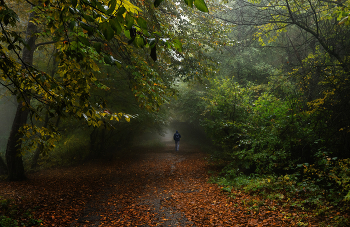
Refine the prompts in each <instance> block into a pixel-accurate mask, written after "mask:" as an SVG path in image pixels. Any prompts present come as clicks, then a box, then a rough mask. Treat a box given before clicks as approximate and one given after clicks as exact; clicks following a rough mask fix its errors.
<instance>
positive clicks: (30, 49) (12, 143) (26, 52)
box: [6, 12, 37, 181]
mask: <svg viewBox="0 0 350 227" xmlns="http://www.w3.org/2000/svg"><path fill="white" fill-rule="evenodd" d="M34 17H35V12H31V13H30V15H29V19H28V26H27V31H26V43H27V45H28V46H27V47H24V48H23V54H22V61H23V62H24V63H25V64H28V65H32V64H33V54H34V50H35V41H36V36H35V35H34V34H35V33H36V32H37V25H35V24H33V23H32V22H31V21H32V20H33V19H34ZM25 64H23V65H22V69H25V68H26V65H25ZM22 95H23V96H22V97H23V98H24V99H25V100H24V101H25V102H27V103H28V104H29V102H30V99H29V98H28V97H26V94H25V92H22ZM22 108H23V105H22V102H20V103H18V105H17V110H16V115H15V119H14V121H13V124H12V128H11V133H10V137H9V139H8V142H7V148H6V163H7V169H8V180H9V181H19V180H24V179H26V176H25V174H24V167H23V160H22V155H21V153H20V148H21V146H22V141H21V140H20V139H21V138H22V134H20V133H18V130H19V129H20V128H21V127H22V126H23V125H24V124H26V122H27V118H28V114H29V109H28V108H26V109H24V110H22Z"/></svg>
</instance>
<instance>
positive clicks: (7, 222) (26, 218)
mask: <svg viewBox="0 0 350 227" xmlns="http://www.w3.org/2000/svg"><path fill="white" fill-rule="evenodd" d="M0 210H1V214H0V226H6V227H18V226H41V223H42V221H41V220H40V219H34V218H33V217H32V214H31V210H30V209H28V210H23V209H21V208H20V207H18V206H17V205H15V204H14V201H13V200H10V199H3V198H2V197H0Z"/></svg>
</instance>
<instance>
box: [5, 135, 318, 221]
mask: <svg viewBox="0 0 350 227" xmlns="http://www.w3.org/2000/svg"><path fill="white" fill-rule="evenodd" d="M162 142H163V143H165V144H166V145H165V146H161V147H158V148H152V146H148V147H147V146H144V147H139V148H135V149H134V150H132V151H130V152H126V153H124V154H123V156H120V157H114V158H113V159H112V158H111V159H110V160H107V161H106V160H102V161H100V162H94V163H87V164H84V165H80V166H76V167H70V168H61V169H56V170H47V171H42V172H39V173H35V174H32V175H30V176H29V178H30V179H29V180H28V181H26V182H15V183H7V182H0V195H2V196H3V197H5V198H13V199H14V200H15V201H16V203H17V204H18V205H19V207H22V209H28V208H31V209H32V211H31V212H32V213H33V215H34V218H36V219H41V220H43V226H69V227H75V226H139V227H141V226H142V227H148V226H176V227H177V226H181V227H182V226H293V225H296V224H297V222H296V221H297V220H301V219H300V218H299V219H298V218H291V217H293V215H294V216H296V217H299V216H301V215H302V214H301V213H298V212H297V211H296V212H295V213H290V209H289V213H288V212H287V209H285V208H283V207H282V206H280V205H279V204H277V202H276V201H268V200H259V198H255V197H251V196H249V195H247V194H245V193H243V192H241V191H232V193H233V195H234V197H232V196H231V198H230V197H228V195H227V194H224V193H223V191H222V190H221V189H220V188H218V186H217V185H215V184H210V183H208V165H207V162H206V161H205V157H206V155H205V154H204V153H202V152H201V151H200V150H199V149H198V148H197V147H196V146H190V145H188V144H186V143H182V144H180V151H179V152H175V151H174V150H175V149H174V143H173V141H171V140H166V139H164V140H163V141H162ZM250 203H251V204H250ZM257 204H260V205H259V206H258V205H257ZM33 208H34V210H33ZM252 208H254V209H252ZM288 215H289V216H288ZM309 226H311V225H309ZM316 226H317V225H316Z"/></svg>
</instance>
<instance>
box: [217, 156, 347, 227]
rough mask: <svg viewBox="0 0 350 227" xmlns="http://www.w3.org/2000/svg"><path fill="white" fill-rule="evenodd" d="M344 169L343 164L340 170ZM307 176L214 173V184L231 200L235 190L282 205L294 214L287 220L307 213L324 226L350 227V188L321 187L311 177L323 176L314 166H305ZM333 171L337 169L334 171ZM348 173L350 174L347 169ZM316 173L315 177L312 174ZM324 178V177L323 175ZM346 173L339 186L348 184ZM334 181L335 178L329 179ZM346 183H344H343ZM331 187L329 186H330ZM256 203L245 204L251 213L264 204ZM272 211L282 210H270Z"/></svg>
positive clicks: (233, 172) (333, 185) (339, 178)
mask: <svg viewBox="0 0 350 227" xmlns="http://www.w3.org/2000/svg"><path fill="white" fill-rule="evenodd" d="M340 163H348V160H343V161H342V162H340ZM341 167H343V168H344V165H342V164H340V165H339V168H341ZM302 168H303V174H300V173H299V172H297V173H294V174H285V175H273V174H271V175H259V174H254V173H252V174H249V175H245V174H243V173H242V172H237V171H231V172H230V171H227V169H225V168H224V169H223V171H221V173H218V172H215V171H212V172H211V173H212V177H211V178H210V182H211V183H216V184H218V185H219V187H220V188H221V189H222V190H223V191H225V192H228V193H229V196H230V197H235V194H234V193H233V191H235V190H233V189H236V190H241V191H243V192H245V193H248V194H250V195H253V196H254V197H252V198H258V197H260V198H262V199H268V200H274V201H277V202H278V204H279V205H281V206H283V207H288V208H289V209H290V210H292V211H291V213H290V214H285V217H286V218H288V217H289V218H292V216H293V215H291V214H292V213H293V210H299V211H307V212H308V213H311V215H312V216H313V217H314V218H318V219H320V220H322V221H321V222H320V223H319V224H320V226H347V225H348V223H349V222H350V220H349V216H348V215H347V214H348V213H349V211H350V202H349V199H348V194H349V193H348V192H347V189H348V188H347V187H348V186H346V187H344V188H345V189H346V190H340V189H339V185H338V186H337V185H336V184H337V182H336V183H335V184H332V185H331V186H332V187H326V186H325V185H322V184H319V182H318V181H317V179H318V178H313V177H310V176H309V174H310V173H311V175H315V173H316V172H317V173H318V174H322V171H323V172H324V171H325V170H324V169H323V170H317V169H315V168H314V167H312V166H308V167H307V166H302ZM333 169H336V167H334V168H333ZM345 170H347V169H346V168H345ZM312 173H313V174H312ZM323 174H324V173H323ZM344 175H345V176H347V175H346V173H344V170H343V175H342V174H337V180H338V184H340V185H341V184H342V182H345V181H346V180H345V179H342V177H343V178H345V177H344ZM329 177H330V178H332V177H335V176H332V175H329ZM342 180H343V181H342ZM328 186H329V185H328ZM255 200H256V199H251V200H249V201H245V202H244V203H245V205H246V206H248V209H250V210H253V211H256V210H259V207H260V206H262V205H264V204H263V203H262V204H260V203H259V202H258V201H255ZM270 208H271V209H272V210H274V209H278V208H276V207H270ZM298 223H299V224H298V226H308V224H307V223H305V222H302V221H299V222H298Z"/></svg>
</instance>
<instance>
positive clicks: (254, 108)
mask: <svg viewBox="0 0 350 227" xmlns="http://www.w3.org/2000/svg"><path fill="white" fill-rule="evenodd" d="M283 82H284V81H283V77H280V78H278V79H277V78H275V77H273V78H271V83H270V84H269V85H267V86H255V85H253V84H250V85H247V86H246V87H241V86H240V85H239V84H238V83H237V82H233V81H232V80H228V79H224V80H218V79H216V80H214V81H213V82H212V88H211V90H210V91H209V92H208V96H207V97H206V98H205V100H206V102H207V109H206V112H207V113H206V119H205V123H204V124H203V125H204V126H205V128H206V129H207V131H208V133H209V134H210V136H211V137H212V138H213V140H214V142H215V143H216V144H217V145H220V146H221V147H222V148H223V152H224V155H225V157H226V158H229V159H230V160H231V161H233V162H235V163H236V165H237V167H238V168H241V169H243V170H248V169H250V170H249V171H256V172H257V173H272V172H274V171H285V170H288V169H289V166H290V165H292V164H293V159H294V162H297V161H299V160H298V157H296V158H292V152H293V147H294V146H295V145H296V144H297V143H298V140H299V138H303V137H305V138H307V137H308V134H311V131H310V129H307V128H306V129H304V130H302V127H301V125H302V124H303V123H304V122H305V121H306V120H307V115H305V114H303V113H300V112H298V111H297V110H295V109H294V106H295V105H297V103H298V100H297V98H298V96H296V94H291V90H292V89H293V87H292V86H291V85H289V86H288V84H285V85H283ZM276 84H277V85H279V86H280V88H279V89H277V88H278V86H276V87H277V88H276V90H274V91H273V92H272V91H271V90H272V87H273V86H275V85H276ZM298 105H301V104H300V103H298ZM291 161H292V162H291Z"/></svg>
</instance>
